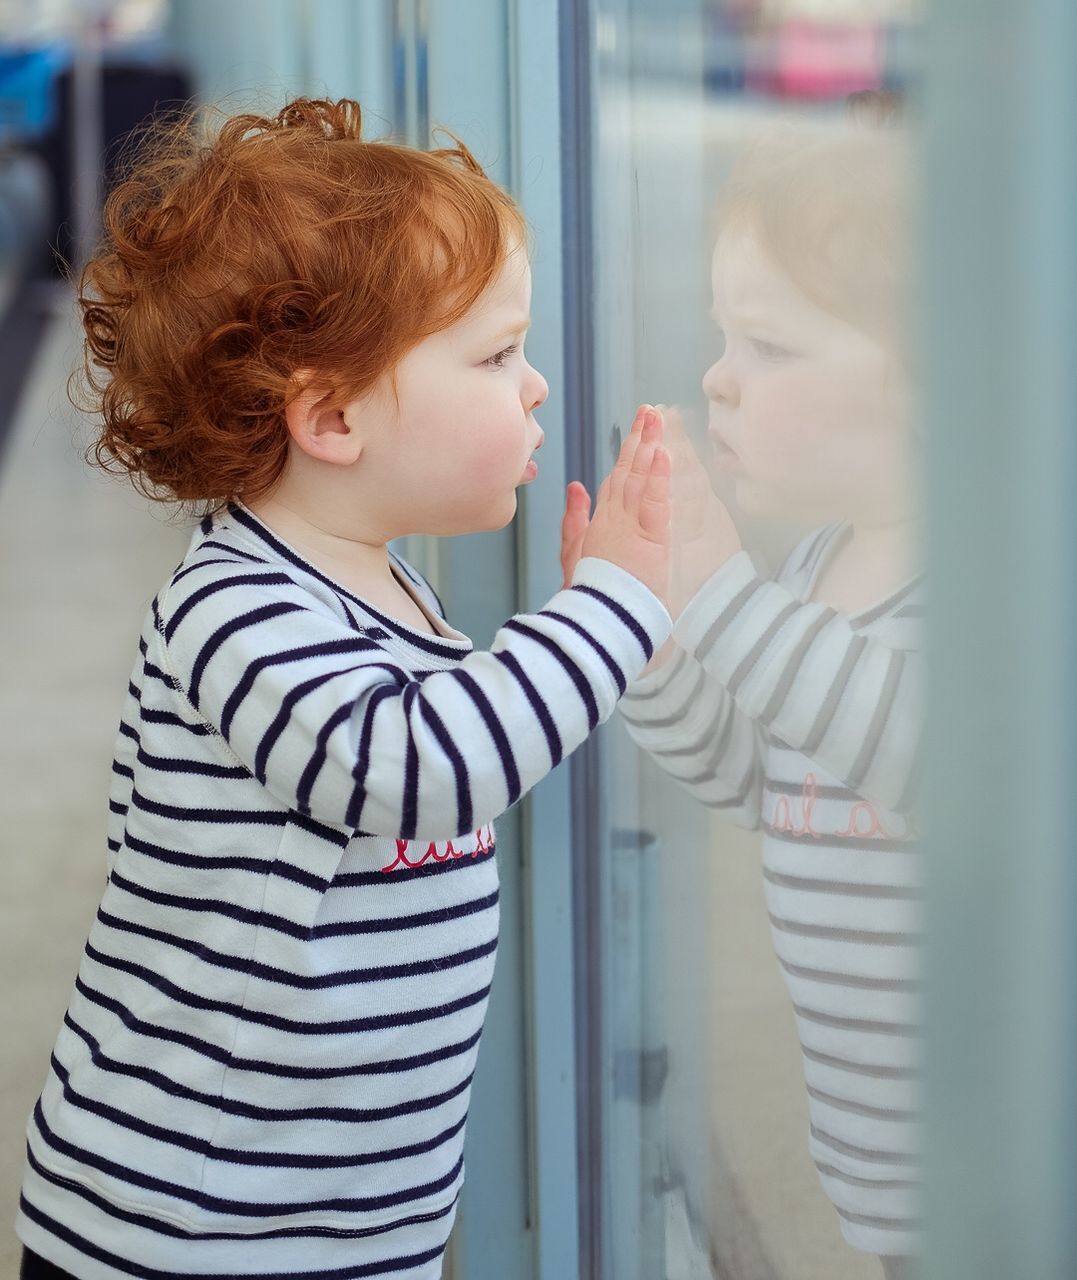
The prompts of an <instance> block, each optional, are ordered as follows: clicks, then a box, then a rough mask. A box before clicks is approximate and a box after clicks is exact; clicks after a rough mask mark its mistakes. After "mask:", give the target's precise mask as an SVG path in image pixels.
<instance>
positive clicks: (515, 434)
mask: <svg viewBox="0 0 1077 1280" xmlns="http://www.w3.org/2000/svg"><path fill="white" fill-rule="evenodd" d="M530 307H531V271H530V267H529V266H528V263H527V257H526V254H525V253H524V252H523V251H522V250H521V249H519V248H517V250H516V251H514V252H513V253H512V254H511V255H510V256H509V258H508V260H507V261H506V263H505V265H504V267H503V268H502V271H501V273H500V275H499V276H498V278H497V279H496V280H495V282H494V283H493V284H492V285H491V286H490V288H489V289H487V290H486V292H485V293H484V294H483V296H482V297H480V299H479V300H478V302H477V303H476V305H475V306H474V307H473V308H472V309H471V310H470V311H469V312H468V313H467V314H466V315H465V316H464V317H463V318H462V319H461V320H460V321H458V322H457V323H456V324H454V325H452V326H451V327H450V328H448V329H444V330H442V331H441V332H439V333H435V334H432V335H431V336H430V337H428V338H425V339H424V340H423V341H422V342H420V343H419V344H418V345H417V346H415V347H413V348H412V350H411V351H409V352H408V354H407V355H406V356H405V357H404V359H403V360H402V361H401V362H400V364H399V365H398V366H397V370H396V385H397V390H398V396H399V408H396V407H395V406H394V405H393V404H392V400H391V396H389V397H388V398H387V397H386V395H385V393H384V390H383V392H382V395H381V409H382V412H384V413H385V415H386V417H387V418H388V419H390V421H388V422H387V423H386V429H385V430H384V431H379V432H378V433H376V434H375V435H374V436H373V438H372V439H371V440H370V443H369V445H368V448H367V450H366V451H365V453H366V459H365V461H366V475H367V476H368V478H369V477H370V476H372V475H377V476H378V479H379V483H378V485H377V499H376V500H377V501H378V502H379V504H380V503H385V502H386V501H389V502H391V505H392V508H393V512H392V517H390V519H389V520H388V524H389V525H392V524H394V523H397V522H399V521H401V520H403V522H404V523H405V524H406V525H407V530H408V532H414V533H433V534H457V533H468V532H477V531H479V530H489V529H500V528H502V527H503V526H504V525H506V524H508V523H509V521H510V520H512V518H513V516H514V515H515V513H516V490H517V488H518V486H519V485H521V484H524V483H526V482H527V481H528V480H530V479H531V478H532V472H533V470H534V467H533V466H532V467H529V465H528V463H529V459H530V457H531V454H532V453H533V452H534V451H535V450H536V449H537V448H539V447H540V446H541V445H542V443H543V439H544V436H543V432H542V428H541V427H540V426H539V425H538V423H537V422H536V421H535V419H534V417H533V416H532V415H533V413H534V410H535V409H537V408H538V407H539V406H540V405H541V404H542V403H543V401H544V400H545V399H546V397H547V395H548V393H549V388H548V387H547V385H546V380H545V379H544V378H543V377H542V375H541V374H540V373H538V372H537V371H536V370H535V369H533V368H532V367H531V365H530V364H528V362H527V360H526V359H525V358H524V354H523V341H524V331H525V330H526V328H527V325H528V324H529V322H530V315H529V313H530ZM381 481H384V483H381ZM390 495H391V497H390ZM393 517H395V518H393Z"/></svg>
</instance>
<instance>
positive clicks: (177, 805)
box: [17, 504, 672, 1280]
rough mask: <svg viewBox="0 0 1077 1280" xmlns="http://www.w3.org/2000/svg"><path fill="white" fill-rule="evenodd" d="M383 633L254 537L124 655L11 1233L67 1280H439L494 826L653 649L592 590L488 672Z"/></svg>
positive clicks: (519, 638)
mask: <svg viewBox="0 0 1077 1280" xmlns="http://www.w3.org/2000/svg"><path fill="white" fill-rule="evenodd" d="M391 563H392V568H393V572H394V575H395V576H396V577H397V578H398V580H399V581H400V583H401V585H402V586H403V587H404V588H405V589H406V590H408V591H409V592H410V593H411V594H412V596H413V598H414V599H415V600H416V602H417V603H418V604H419V605H420V607H422V608H423V610H424V612H425V613H426V614H427V616H428V617H429V618H430V620H431V623H432V625H434V626H435V628H436V632H437V634H430V633H429V632H426V631H420V630H418V629H415V628H412V627H409V626H407V625H404V624H403V623H400V622H398V621H396V620H394V619H392V618H389V617H386V616H385V615H384V614H383V613H382V612H380V611H379V610H377V609H375V608H374V607H373V606H372V605H370V604H369V603H367V602H365V601H363V600H362V599H360V598H358V597H357V596H355V595H353V594H352V593H351V592H349V591H347V590H345V589H344V588H343V587H342V586H340V585H338V584H336V583H335V582H333V581H332V580H331V579H329V578H328V577H326V576H325V575H324V574H322V573H321V572H320V571H319V570H318V569H317V568H315V567H314V566H313V565H311V564H310V563H308V562H307V561H306V560H305V559H304V558H303V557H302V556H301V555H300V554H299V553H298V552H296V551H295V550H294V549H293V548H292V547H290V546H289V545H288V544H287V543H286V542H284V541H283V540H282V539H281V538H279V537H278V536H277V535H276V534H275V533H274V532H273V531H272V530H271V529H270V528H269V527H268V526H266V525H265V524H264V523H263V522H262V521H261V520H259V519H258V518H257V517H255V516H254V515H253V513H252V512H250V511H249V510H248V509H247V508H246V507H244V506H242V505H240V504H233V505H232V506H231V507H230V508H229V509H228V510H227V511H226V512H223V513H221V514H220V515H219V516H217V517H215V518H213V519H212V520H206V521H204V522H203V523H202V525H201V526H200V527H199V528H198V529H196V530H195V531H194V533H193V536H192V539H191V544H190V547H189V549H188V551H187V554H186V556H185V558H184V560H183V562H182V563H181V564H180V565H179V566H178V568H177V569H176V571H175V572H174V573H173V574H172V575H171V576H170V578H169V579H168V581H167V582H166V584H165V585H164V587H163V588H162V590H161V591H160V592H159V593H158V595H157V597H156V598H155V599H154V601H153V603H152V605H151V607H150V609H149V611H148V614H147V617H146V623H145V626H144V628H143V632H142V636H141V640H140V642H139V646H138V653H137V655H136V657H135V662H134V669H133V672H132V676H131V681H130V685H129V688H128V694H127V700H126V704H125V706H124V709H123V713H122V719H121V723H120V726H119V733H118V737H117V747H116V754H115V761H114V764H113V773H112V787H111V796H110V801H109V818H108V858H107V861H108V879H107V884H106V887H105V891H104V896H103V898H102V901H101V904H100V908H99V910H98V912H97V916H96V918H95V920H94V923H93V927H92V930H91V932H90V935H89V938H88V940H87V943H86V947H85V951H84V954H83V956H82V960H81V963H80V966H79V972H78V977H77V980H76V984H75V991H74V994H73V996H72V999H71V1003H70V1005H69V1008H68V1012H67V1014H66V1016H65V1018H64V1024H63V1027H62V1029H61V1031H60V1034H59V1037H58V1039H57V1041H56V1045H55V1049H54V1052H53V1055H52V1059H51V1069H50V1071H49V1074H48V1077H47V1080H46V1084H45V1086H44V1089H43V1092H42V1094H41V1097H40V1100H39V1102H38V1104H37V1106H36V1108H35V1110H34V1112H33V1115H32V1117H31V1118H30V1121H29V1123H28V1126H27V1137H28V1155H27V1166H26V1170H25V1175H24V1182H23V1194H22V1199H21V1204H20V1211H19V1217H18V1224H17V1225H18V1231H19V1235H20V1236H21V1238H22V1239H23V1241H24V1242H25V1243H26V1244H27V1245H29V1246H30V1247H31V1248H32V1249H34V1250H35V1251H36V1252H37V1253H39V1254H41V1255H43V1256H44V1257H46V1258H48V1259H50V1260H52V1261H54V1262H56V1263H57V1264H58V1265H60V1266H61V1267H64V1268H65V1269H67V1270H68V1271H71V1272H72V1273H74V1274H75V1275H77V1276H80V1277H86V1278H87V1280H106V1278H107V1280H119V1277H121V1276H124V1277H130V1276H131V1275H137V1276H140V1277H141V1276H166V1275H167V1276H193V1275H196V1274H197V1275H205V1274H220V1275H228V1276H245V1275H246V1276H260V1275H266V1274H272V1275H274V1276H276V1277H279V1278H280V1280H283V1278H284V1277H292V1276H295V1277H298V1276H299V1275H302V1276H303V1277H304V1278H305V1280H315V1278H316V1277H329V1276H332V1277H335V1278H337V1280H345V1278H346V1277H352V1276H355V1277H358V1276H365V1277H377V1276H383V1275H384V1276H388V1275H392V1276H394V1277H396V1276H401V1277H408V1278H409V1280H419V1278H420V1277H436V1276H438V1275H440V1272H441V1263H440V1260H441V1256H442V1253H443V1250H444V1246H445V1242H446V1239H447V1236H448V1233H449V1228H450V1226H451V1224H452V1220H453V1214H454V1212H455V1203H456V1199H457V1195H458V1193H459V1189H460V1185H461V1179H462V1174H463V1141H464V1123H465V1119H466V1116H467V1110H468V1099H469V1090H470V1085H471V1079H472V1073H473V1071H474V1067H475V1059H476V1053H477V1049H478V1041H479V1036H480V1033H481V1029H482V1023H483V1017H484V1014H485V1010H486V1004H487V996H488V993H489V990H490V982H491V978H492V974H493V966H494V953H495V948H496V945H497V928H498V885H497V874H496V869H495V860H494V828H493V820H494V819H495V818H496V817H497V816H498V815H499V814H501V813H503V812H504V811H505V810H506V809H507V808H509V807H510V806H511V805H513V804H514V803H515V802H516V801H517V800H519V799H520V797H521V796H522V795H524V794H525V793H526V792H527V791H528V789H529V788H531V787H533V786H534V785H535V783H537V782H538V781H539V780H540V779H541V778H542V777H543V776H544V775H545V774H547V773H548V772H549V771H550V770H551V769H553V768H554V767H555V766H556V765H557V764H558V763H559V762H560V761H561V760H563V759H564V758H565V756H566V755H568V754H569V753H570V752H571V751H573V750H574V749H575V748H576V747H577V746H578V745H579V744H580V743H581V742H582V741H583V740H584V739H585V738H586V737H587V735H588V734H589V733H590V732H591V731H592V730H594V729H595V727H596V726H597V725H598V724H599V723H601V722H602V721H604V720H606V719H607V718H608V717H609V716H610V715H611V714H612V713H613V710H614V708H615V706H616V703H617V700H618V698H619V697H620V695H621V694H622V693H623V691H624V689H625V687H626V684H627V682H628V681H629V680H631V679H632V678H634V677H635V676H636V675H638V673H639V672H640V671H641V670H642V668H643V666H644V665H645V663H646V662H647V660H648V658H649V656H650V654H651V653H652V652H653V649H654V647H655V646H656V645H659V644H661V643H662V642H663V641H664V640H665V638H666V636H667V635H668V634H669V630H670V627H671V625H672V623H671V619H670V617H669V614H668V613H667V612H666V610H665V608H664V606H663V605H662V603H661V602H660V601H659V600H658V598H657V597H656V596H654V595H653V594H652V593H651V592H650V591H649V590H648V589H647V587H646V586H644V585H643V583H641V582H640V581H638V580H637V579H636V578H634V577H633V576H632V575H630V574H629V573H627V572H625V571H624V570H623V569H621V568H619V567H618V566H616V565H614V564H612V563H611V562H609V561H606V560H601V559H597V558H595V557H587V558H585V559H583V560H581V561H580V563H579V565H578V567H577V569H576V572H575V575H574V578H573V583H572V586H571V587H570V588H568V589H566V590H562V591H560V592H558V594H557V595H555V596H554V597H553V599H551V600H550V602H549V603H548V604H547V605H546V606H545V607H544V608H543V609H541V610H539V611H538V612H535V613H529V614H519V615H517V616H515V617H513V618H512V619H510V620H509V621H508V622H507V623H506V624H505V625H504V626H503V627H502V628H501V629H500V630H499V631H498V633H497V635H496V637H495V639H494V643H493V645H492V647H491V649H490V650H489V651H483V652H475V651H473V647H472V644H471V642H470V640H469V639H468V638H467V637H466V636H465V635H463V634H462V633H461V632H459V631H456V630H454V629H453V628H452V627H450V626H449V625H448V624H447V623H446V622H445V621H444V619H443V616H442V614H443V611H442V610H441V607H440V604H439V602H438V601H437V598H436V596H435V595H434V593H433V592H432V590H431V589H430V587H429V585H428V584H427V583H425V581H424V580H423V579H422V578H421V577H420V576H419V575H418V574H417V573H416V572H415V571H414V570H413V569H412V568H411V567H410V566H408V565H407V564H406V563H405V562H404V561H403V560H401V559H400V558H399V557H396V556H393V557H392V562H391Z"/></svg>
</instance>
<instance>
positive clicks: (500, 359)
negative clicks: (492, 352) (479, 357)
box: [484, 342, 520, 369]
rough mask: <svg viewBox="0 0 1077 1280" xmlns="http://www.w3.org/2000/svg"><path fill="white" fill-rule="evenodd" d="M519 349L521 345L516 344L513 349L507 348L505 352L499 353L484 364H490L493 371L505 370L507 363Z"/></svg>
mask: <svg viewBox="0 0 1077 1280" xmlns="http://www.w3.org/2000/svg"><path fill="white" fill-rule="evenodd" d="M519 349H520V344H519V343H518V342H514V343H513V344H512V346H511V347H506V348H505V350H504V351H499V352H498V353H497V355H496V356H491V357H490V358H489V359H488V360H486V361H485V362H484V363H485V364H488V365H489V366H490V367H491V368H492V369H504V367H505V361H506V360H507V359H508V358H509V356H511V355H513V354H514V353H515V352H517V351H518V350H519Z"/></svg>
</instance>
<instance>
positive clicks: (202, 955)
mask: <svg viewBox="0 0 1077 1280" xmlns="http://www.w3.org/2000/svg"><path fill="white" fill-rule="evenodd" d="M97 919H98V920H100V921H101V923H102V924H104V925H107V926H108V927H109V928H110V929H116V930H117V931H118V932H120V933H130V934H134V935H135V936H137V937H141V938H152V939H153V940H154V941H155V942H163V943H165V945H166V946H170V947H176V948H177V950H180V951H186V952H187V954H188V955H192V956H194V957H195V959H197V960H201V961H202V962H203V963H204V964H210V965H214V966H215V967H216V968H218V969H231V970H233V971H234V972H236V973H247V974H250V975H251V977H254V978H260V979H261V980H262V981H263V982H275V983H278V984H279V985H280V986H286V987H296V988H297V989H298V990H301V991H325V990H328V989H330V988H333V987H346V986H352V985H355V984H357V983H364V982H391V981H394V980H396V979H399V978H417V977H420V976H422V975H423V974H427V973H441V972H443V971H444V970H446V969H456V968H459V967H461V966H463V965H468V964H473V963H474V962H475V961H476V960H482V959H483V958H484V957H485V956H488V955H491V954H492V953H493V952H494V951H496V950H497V938H496V937H493V938H491V939H490V940H489V941H488V942H483V943H480V944H479V945H478V946H475V947H466V948H465V949H464V950H463V951H455V952H452V953H451V954H449V955H439V956H435V957H433V959H430V960H411V961H408V962H407V963H406V964H386V965H380V966H376V967H374V968H370V969H337V970H335V971H334V972H331V973H314V974H311V973H292V972H291V970H289V969H278V968H277V967H276V966H275V965H270V964H262V963H261V962H260V961H257V960H251V959H248V958H245V957H243V956H233V955H229V954H228V953H227V952H224V951H216V950H214V948H212V947H207V946H204V945H203V944H202V943H200V942H195V941H194V940H193V939H191V938H183V937H180V936H179V935H178V934H174V933H168V932H167V931H166V930H164V929H152V928H150V926H149V925H144V924H138V923H137V922H136V921H134V920H124V919H123V918H122V917H121V916H115V915H113V914H112V912H110V911H106V910H105V909H104V907H98V909H97Z"/></svg>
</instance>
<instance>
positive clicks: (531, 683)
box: [157, 556, 672, 840]
mask: <svg viewBox="0 0 1077 1280" xmlns="http://www.w3.org/2000/svg"><path fill="white" fill-rule="evenodd" d="M208 572H209V574H210V575H211V577H210V578H209V579H208V580H207V576H206V574H205V573H201V574H200V573H190V572H188V573H186V574H184V575H177V576H176V577H174V578H173V580H172V582H171V583H170V585H169V588H168V590H167V591H166V592H165V593H164V595H163V597H162V599H161V601H160V603H159V610H158V618H157V630H158V632H159V634H160V637H161V649H162V656H163V658H164V661H165V663H166V664H167V667H168V668H169V673H170V674H171V676H172V678H173V681H174V683H175V687H176V688H177V689H178V690H179V691H180V692H181V693H182V694H183V696H184V697H185V698H186V700H187V701H188V702H189V703H190V706H191V708H192V709H193V710H194V711H195V713H196V714H197V715H198V716H199V717H200V718H201V719H202V720H203V721H205V722H206V723H207V724H208V725H209V726H210V727H211V728H212V729H213V730H214V731H215V732H217V733H218V734H220V736H221V737H222V738H223V739H224V741H225V742H226V743H227V744H228V747H229V749H230V750H231V752H232V754H233V755H234V756H235V757H236V758H237V759H238V760H239V761H240V762H241V763H242V764H243V765H244V766H245V767H246V768H247V769H248V770H249V771H250V772H251V774H252V775H253V776H254V777H255V778H257V779H258V781H259V782H260V783H262V785H263V786H264V787H265V788H266V789H267V791H268V792H269V793H270V794H271V795H272V796H273V797H274V798H275V799H276V800H277V801H279V802H280V803H281V804H283V805H286V806H287V807H288V808H289V809H294V810H296V811H298V812H300V813H302V814H306V815H308V816H310V817H312V818H314V819H317V820H321V821H325V822H330V823H337V824H341V825H344V826H346V827H350V828H353V829H356V830H358V829H360V828H361V834H365V835H380V836H390V837H396V838H401V839H409V840H439V839H445V838H447V837H451V836H459V835H464V834H465V833H467V832H469V831H473V830H475V828H476V827H478V826H479V825H480V824H481V823H483V822H490V821H493V820H494V819H495V818H496V817H497V816H498V815H499V814H501V813H503V812H504V811H505V810H506V809H507V808H509V807H510V806H511V805H513V804H515V803H516V801H517V800H519V799H520V797H521V796H523V795H524V794H525V793H526V792H527V791H529V790H530V789H531V787H533V786H534V785H535V784H536V783H537V782H538V781H539V780H540V779H541V778H543V777H544V776H545V775H546V774H547V773H548V772H549V771H550V770H551V769H553V768H555V767H556V766H557V765H558V764H559V763H560V762H561V760H562V759H563V758H564V757H565V756H566V755H568V754H570V753H571V752H572V751H574V750H575V749H576V747H578V746H579V745H580V743H581V742H583V740H584V739H585V738H586V737H587V736H588V735H589V734H590V733H591V732H592V731H593V730H594V729H595V728H596V727H597V726H598V725H599V724H601V723H602V722H603V721H605V720H606V719H608V718H609V716H610V715H612V713H613V710H614V708H615V706H616V704H617V700H618V699H619V698H620V696H621V695H622V694H623V693H624V690H625V688H626V686H627V683H628V681H629V680H631V679H633V678H634V677H635V676H636V675H638V674H639V672H640V671H641V670H642V669H643V667H644V666H645V665H646V663H647V662H648V661H649V659H650V656H651V654H652V653H653V652H654V649H655V648H656V647H657V646H659V645H661V644H662V643H664V641H665V639H666V638H667V637H668V635H669V632H670V628H671V626H672V619H671V618H670V616H669V613H668V612H667V610H666V608H665V606H664V605H663V604H662V602H661V601H660V600H659V599H658V597H657V596H655V595H654V594H653V593H652V592H651V591H650V590H649V588H647V587H646V586H645V585H644V584H643V583H642V582H640V581H639V580H638V579H637V578H635V577H633V576H632V575H631V574H630V573H628V572H626V571H625V570H624V569H621V568H620V567H619V566H618V565H615V564H613V563H612V562H610V561H607V560H601V559H599V558H597V557H594V556H588V557H584V558H583V559H581V560H580V561H579V563H578V565H577V567H576V571H575V574H574V576H573V580H572V585H571V586H570V587H568V588H566V589H564V590H561V591H559V592H558V593H557V594H556V595H555V596H554V597H553V598H552V599H551V600H550V601H549V602H548V603H547V604H546V605H545V607H544V608H542V609H540V610H539V611H538V612H536V613H525V614H517V615H516V616H514V617H513V618H511V619H509V621H508V622H506V623H505V625H504V626H503V627H502V628H501V629H500V630H499V631H498V632H497V634H496V636H495V637H494V642H493V644H492V646H491V648H490V649H489V650H488V651H483V652H474V653H471V654H469V655H468V656H467V657H465V658H463V659H462V660H461V661H460V662H459V663H457V664H456V665H455V666H453V667H452V668H451V669H448V670H436V671H428V672H416V673H414V674H413V673H412V672H411V671H410V670H408V669H406V667H405V664H404V663H402V661H401V659H400V658H399V656H397V655H396V654H395V653H394V652H393V651H392V650H391V649H390V648H389V647H387V646H386V645H385V644H383V643H381V641H380V640H379V639H376V638H373V637H371V636H368V635H366V634H364V632H363V630H362V629H361V628H355V629H353V628H351V627H349V626H348V623H347V622H346V621H345V620H343V619H341V618H338V617H336V616H334V615H332V614H331V613H329V612H328V610H327V609H326V608H325V607H323V606H321V604H320V602H319V601H318V600H317V599H316V598H315V597H313V596H311V595H310V594H309V593H308V592H307V591H305V590H304V589H303V588H302V587H301V586H300V585H299V583H297V582H295V581H294V580H293V579H292V578H291V577H290V576H289V575H288V574H286V573H285V572H283V571H282V570H281V571H278V570H276V569H269V570H266V571H255V572H251V571H248V570H247V569H246V567H243V568H233V567H232V566H225V565H221V564H218V565H215V566H213V568H212V569H210V570H209V571H208Z"/></svg>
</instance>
